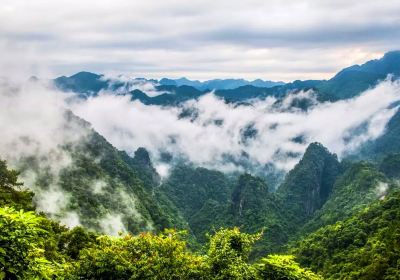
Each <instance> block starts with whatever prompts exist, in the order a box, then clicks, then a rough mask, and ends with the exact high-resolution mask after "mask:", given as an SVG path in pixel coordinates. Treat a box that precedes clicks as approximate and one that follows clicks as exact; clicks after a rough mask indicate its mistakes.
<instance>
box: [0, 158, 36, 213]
mask: <svg viewBox="0 0 400 280" xmlns="http://www.w3.org/2000/svg"><path fill="white" fill-rule="evenodd" d="M18 175H19V172H18V171H16V170H11V169H8V168H7V163H6V161H4V160H0V206H3V205H8V206H12V207H14V208H17V209H26V210H33V209H34V206H33V204H32V198H33V193H32V192H30V191H27V190H23V191H22V190H19V188H20V187H21V186H22V185H23V184H22V183H20V182H18Z"/></svg>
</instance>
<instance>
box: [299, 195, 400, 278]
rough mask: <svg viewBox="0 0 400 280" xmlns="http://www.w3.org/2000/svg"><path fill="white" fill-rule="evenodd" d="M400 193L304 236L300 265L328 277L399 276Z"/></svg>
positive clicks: (300, 247)
mask: <svg viewBox="0 0 400 280" xmlns="http://www.w3.org/2000/svg"><path fill="white" fill-rule="evenodd" d="M399 236H400V193H398V192H395V193H393V194H391V195H388V196H387V197H386V198H385V199H384V200H382V201H378V202H376V203H374V204H373V205H371V206H369V207H367V208H366V209H365V210H363V211H362V212H361V213H359V214H356V215H354V216H353V217H351V218H350V219H347V220H345V221H342V222H338V223H336V224H334V225H329V226H326V227H323V228H321V229H319V230H317V231H316V232H315V233H312V234H311V235H309V236H308V237H306V238H304V239H303V240H302V241H301V242H299V244H298V245H297V246H296V248H295V249H294V253H295V255H296V256H297V258H298V260H299V262H300V264H302V265H304V266H306V267H310V268H311V269H312V270H314V271H317V272H319V273H321V274H323V275H324V276H326V277H327V278H328V279H363V280H367V279H368V280H372V279H399V276H400V274H399V271H400V270H399V268H400V266H399V265H400V263H399V256H400V242H399V240H400V239H399Z"/></svg>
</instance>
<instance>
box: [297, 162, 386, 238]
mask: <svg viewBox="0 0 400 280" xmlns="http://www.w3.org/2000/svg"><path fill="white" fill-rule="evenodd" d="M392 188H394V186H393V185H392V184H391V183H390V182H389V180H388V179H387V178H386V177H385V176H384V174H382V173H381V172H379V171H378V170H377V169H376V167H375V166H374V165H372V164H371V163H367V162H357V163H354V164H351V166H350V167H349V168H347V170H346V172H345V173H344V174H343V175H341V176H340V177H339V178H338V179H337V180H336V182H335V185H334V187H333V190H332V193H331V195H330V196H329V199H328V201H327V202H326V203H325V204H324V205H323V206H322V208H321V209H319V210H317V211H316V212H315V213H314V215H313V217H312V218H311V219H310V220H309V221H308V222H307V224H306V225H305V226H304V227H303V228H302V229H301V233H302V234H305V233H310V232H312V231H315V230H317V229H318V228H320V227H323V226H326V225H330V224H334V223H336V222H337V221H341V220H344V219H347V218H349V217H351V216H352V215H354V214H356V213H357V212H359V211H360V210H362V209H364V208H365V207H367V206H368V205H370V204H371V203H373V202H375V201H377V200H378V199H380V198H383V197H384V196H385V195H386V194H387V193H389V192H390V189H392Z"/></svg>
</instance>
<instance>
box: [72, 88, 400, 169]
mask: <svg viewBox="0 0 400 280" xmlns="http://www.w3.org/2000/svg"><path fill="white" fill-rule="evenodd" d="M295 98H302V99H304V98H307V99H309V100H311V104H313V105H312V106H311V107H310V108H309V109H308V110H307V111H304V110H300V109H296V108H293V107H290V106H288V104H291V103H292V102H293V99H295ZM399 100H400V83H399V82H398V81H390V80H386V81H383V82H381V83H380V84H379V85H378V86H376V87H375V88H372V89H370V90H367V91H365V92H364V93H362V94H361V95H360V96H358V97H356V98H353V99H350V100H344V101H338V102H335V103H328V102H327V103H316V101H315V99H314V98H313V93H312V92H301V93H299V94H297V95H294V94H293V95H289V96H288V97H286V99H284V100H283V101H282V102H278V103H277V100H276V99H275V98H267V99H266V100H256V101H253V102H251V104H249V105H240V106H237V105H235V104H227V103H225V102H224V101H223V100H221V99H218V98H217V97H215V96H214V95H213V94H212V93H210V94H208V95H205V96H203V97H201V98H200V99H199V100H197V101H189V102H187V103H185V104H183V105H182V106H181V107H179V108H177V107H159V106H146V105H144V104H142V103H140V102H139V101H134V102H132V101H131V99H130V97H129V96H116V95H114V94H107V93H103V94H101V95H99V96H97V97H93V98H89V99H88V100H84V101H79V102H77V103H74V104H72V106H71V108H72V110H73V112H74V113H75V114H77V115H78V116H80V117H82V118H84V119H86V120H87V121H89V122H90V123H91V124H92V125H93V127H94V128H95V129H96V130H97V131H98V132H99V133H100V134H102V135H103V136H105V137H106V139H107V140H108V141H110V142H111V143H112V144H113V145H115V146H116V147H117V148H119V149H122V150H125V151H127V152H129V153H133V152H134V151H135V150H136V149H137V148H138V147H145V148H146V149H148V150H149V151H150V152H151V154H152V155H153V158H154V159H155V160H156V161H158V160H159V159H160V158H162V155H163V154H165V153H166V152H167V153H170V154H171V155H174V156H175V157H176V156H179V157H180V158H184V159H187V160H189V161H191V162H193V163H195V164H196V165H201V166H205V167H209V168H215V169H220V170H222V171H234V170H243V169H246V168H250V170H248V171H251V168H254V167H256V168H257V167H258V168H263V167H264V166H265V165H271V164H272V165H274V166H275V167H277V168H278V169H282V170H285V171H288V170H289V169H291V168H292V167H293V166H294V165H295V164H296V163H297V162H298V160H299V159H300V157H301V155H302V154H303V152H304V151H305V149H306V147H307V146H308V144H309V143H311V142H314V141H318V142H321V143H322V144H323V145H325V146H326V147H328V149H329V150H331V151H332V152H335V153H337V154H338V155H339V156H343V155H345V154H347V153H349V152H351V151H353V150H354V149H356V148H357V147H359V146H360V144H362V143H363V142H365V141H367V140H371V139H374V138H376V137H378V136H379V135H380V134H381V133H382V132H383V131H384V128H385V125H386V123H387V122H388V120H389V119H390V118H391V117H392V116H393V114H394V113H395V112H396V110H397V107H393V106H391V104H393V103H394V102H396V101H399ZM164 169H165V168H164Z"/></svg>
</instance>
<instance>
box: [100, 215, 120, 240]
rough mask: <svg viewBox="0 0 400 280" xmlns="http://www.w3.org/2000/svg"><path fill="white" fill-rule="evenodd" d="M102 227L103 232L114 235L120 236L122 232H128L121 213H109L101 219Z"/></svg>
mask: <svg viewBox="0 0 400 280" xmlns="http://www.w3.org/2000/svg"><path fill="white" fill-rule="evenodd" d="M100 227H101V229H102V231H103V233H105V234H108V235H113V236H118V235H119V234H120V233H125V232H126V229H125V226H124V224H123V223H122V217H121V215H120V214H107V215H106V216H105V217H103V218H102V219H101V220H100Z"/></svg>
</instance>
